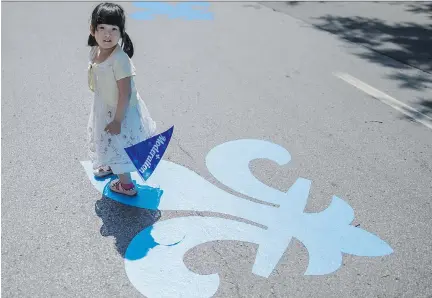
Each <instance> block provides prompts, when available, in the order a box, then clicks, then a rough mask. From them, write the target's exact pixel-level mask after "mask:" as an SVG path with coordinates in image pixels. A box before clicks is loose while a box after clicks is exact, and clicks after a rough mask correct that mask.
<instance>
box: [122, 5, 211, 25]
mask: <svg viewBox="0 0 432 298" xmlns="http://www.w3.org/2000/svg"><path fill="white" fill-rule="evenodd" d="M133 5H134V6H135V7H138V8H144V9H145V10H144V11H138V12H134V13H132V14H131V17H132V18H134V19H138V20H152V19H154V17H155V16H157V15H166V16H168V17H169V18H170V19H177V18H181V19H186V20H189V21H192V20H213V13H211V12H208V11H206V9H208V8H209V7H210V4H209V3H208V2H179V3H173V4H172V3H164V2H134V3H133Z"/></svg>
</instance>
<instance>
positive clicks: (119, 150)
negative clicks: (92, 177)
mask: <svg viewBox="0 0 432 298" xmlns="http://www.w3.org/2000/svg"><path fill="white" fill-rule="evenodd" d="M96 53H97V47H92V49H91V51H90V55H89V69H88V83H89V88H90V90H92V91H93V92H94V100H93V104H92V108H91V112H90V117H89V122H88V128H87V132H88V145H89V155H90V159H91V161H92V162H93V169H97V168H99V167H101V166H110V167H111V169H112V171H113V173H114V174H122V173H129V172H133V171H136V168H135V166H134V165H133V163H132V162H131V160H130V159H129V156H128V155H127V154H126V151H125V150H124V148H126V147H129V146H132V145H134V144H137V143H139V142H141V141H144V140H146V139H148V138H149V137H152V136H153V135H154V134H155V131H156V124H155V122H154V121H153V119H152V118H151V117H150V113H149V111H148V110H147V107H146V105H145V103H144V101H143V100H142V99H141V98H140V96H139V94H138V92H137V91H136V88H135V82H134V77H133V76H135V68H134V66H133V64H132V61H131V60H130V59H129V56H127V54H126V53H125V52H124V51H123V49H122V48H121V47H120V46H119V45H117V47H116V49H115V50H114V51H113V53H112V54H111V55H110V56H109V57H108V58H107V59H106V60H105V61H103V62H101V63H99V64H96V63H94V62H93V61H94V57H95V54H96ZM128 76H132V77H131V81H132V93H131V99H130V102H129V106H128V108H127V110H126V113H125V117H124V119H123V121H122V123H121V132H120V134H119V135H111V134H109V133H107V132H105V130H104V129H105V127H106V126H107V125H108V123H110V122H111V121H113V120H114V116H115V112H116V108H117V100H118V88H117V85H116V80H119V79H121V78H124V77H128Z"/></svg>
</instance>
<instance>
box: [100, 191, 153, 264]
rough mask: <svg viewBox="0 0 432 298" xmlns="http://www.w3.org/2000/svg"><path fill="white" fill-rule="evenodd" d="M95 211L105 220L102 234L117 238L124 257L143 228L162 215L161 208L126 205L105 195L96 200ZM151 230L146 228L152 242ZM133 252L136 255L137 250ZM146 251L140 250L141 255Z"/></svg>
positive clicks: (116, 242) (119, 251)
mask: <svg viewBox="0 0 432 298" xmlns="http://www.w3.org/2000/svg"><path fill="white" fill-rule="evenodd" d="M95 212H96V214H97V215H98V216H99V217H100V218H101V219H102V222H103V224H102V227H101V229H100V233H101V235H102V236H104V237H109V236H113V237H114V238H115V244H116V247H117V251H118V253H119V254H120V255H121V256H122V257H123V258H125V255H126V250H127V248H128V246H129V243H130V242H131V241H132V239H133V238H134V237H135V236H136V235H137V234H138V233H140V232H141V231H142V230H144V229H146V228H148V227H150V226H151V225H153V224H154V223H155V222H157V221H158V220H159V218H160V216H161V213H160V211H159V210H149V209H143V208H137V207H134V206H128V205H124V204H121V203H119V202H116V201H114V200H111V199H110V198H107V197H105V196H102V198H101V199H100V200H98V201H97V202H96V204H95ZM150 231H151V229H148V230H146V232H148V234H149V235H148V236H146V238H148V240H149V241H150V242H151V240H152V238H151V235H150ZM150 238H151V239H150ZM133 253H134V254H135V255H136V252H133ZM146 253H147V252H145V251H140V252H139V254H140V257H143V256H145V255H146ZM135 255H134V258H135V257H136V256H135ZM136 258H138V257H136Z"/></svg>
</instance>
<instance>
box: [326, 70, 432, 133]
mask: <svg viewBox="0 0 432 298" xmlns="http://www.w3.org/2000/svg"><path fill="white" fill-rule="evenodd" d="M334 75H335V76H336V77H338V78H340V79H342V80H344V81H345V82H347V83H348V84H350V85H352V86H354V87H356V88H357V89H360V90H362V91H363V92H365V93H367V94H369V95H370V96H372V97H373V98H375V99H378V100H379V101H381V102H382V103H385V104H386V105H389V106H391V107H392V108H393V109H395V110H397V111H399V112H401V113H403V114H405V115H407V116H408V117H411V118H412V119H414V120H415V121H417V122H419V123H421V124H423V125H424V126H426V127H427V128H430V129H432V118H431V117H429V116H428V115H425V114H423V113H422V112H420V111H418V110H416V109H414V108H412V107H410V106H409V105H407V104H404V103H403V102H400V101H399V100H397V99H395V98H393V97H391V96H390V95H387V94H385V93H384V92H382V91H380V90H378V89H376V88H374V87H372V86H370V85H368V84H366V83H364V82H362V81H360V80H359V79H357V78H355V77H353V76H351V75H349V74H347V73H335V74H334Z"/></svg>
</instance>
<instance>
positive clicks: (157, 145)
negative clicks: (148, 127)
mask: <svg viewBox="0 0 432 298" xmlns="http://www.w3.org/2000/svg"><path fill="white" fill-rule="evenodd" d="M173 131H174V126H172V127H171V128H170V129H168V130H167V131H165V132H163V133H161V134H158V135H155V136H153V137H151V138H149V139H147V140H145V141H142V142H140V143H138V144H135V145H133V146H130V147H127V148H124V150H125V151H126V153H127V155H128V156H129V158H130V159H131V161H132V163H133V164H134V165H135V167H136V169H137V170H138V174H139V175H140V176H141V177H142V178H143V179H144V181H146V180H147V179H148V178H149V177H150V176H151V174H153V172H154V170H155V169H156V167H157V165H158V164H159V162H160V161H161V159H162V156H163V154H164V153H165V150H166V149H167V147H168V144H169V142H170V140H171V136H172V134H173Z"/></svg>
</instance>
